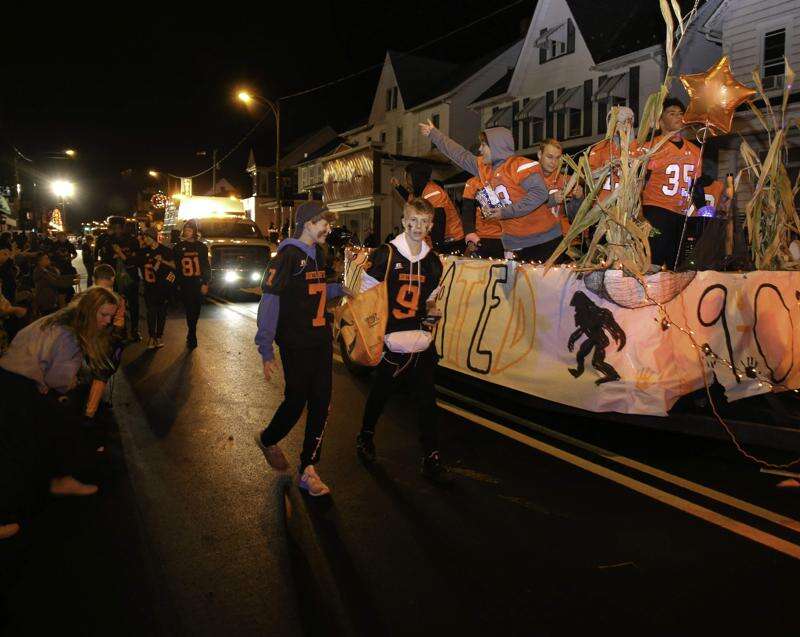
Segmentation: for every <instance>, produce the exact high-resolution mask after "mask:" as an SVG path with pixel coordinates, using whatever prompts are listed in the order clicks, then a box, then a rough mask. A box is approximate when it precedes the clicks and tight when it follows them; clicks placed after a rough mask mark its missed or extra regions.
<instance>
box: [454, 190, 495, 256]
mask: <svg viewBox="0 0 800 637" xmlns="http://www.w3.org/2000/svg"><path fill="white" fill-rule="evenodd" d="M481 187H482V185H481V180H480V179H478V178H477V177H470V178H469V179H468V180H467V183H466V184H464V194H463V195H462V196H461V218H462V222H463V225H464V231H465V232H466V233H467V234H470V233H472V232H474V233H475V234H477V235H478V237H479V238H480V240H481V242H480V243H479V244H478V254H479V255H480V256H481V257H483V258H492V259H502V258H503V256H504V253H505V251H504V250H503V240H502V236H503V228H502V226H501V225H500V222H499V221H498V220H497V219H485V218H484V217H483V214H482V213H481V209H480V206H479V205H478V203H477V202H476V201H475V193H477V192H478V190H480V189H481Z"/></svg>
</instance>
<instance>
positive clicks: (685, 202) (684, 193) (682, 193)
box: [642, 136, 702, 215]
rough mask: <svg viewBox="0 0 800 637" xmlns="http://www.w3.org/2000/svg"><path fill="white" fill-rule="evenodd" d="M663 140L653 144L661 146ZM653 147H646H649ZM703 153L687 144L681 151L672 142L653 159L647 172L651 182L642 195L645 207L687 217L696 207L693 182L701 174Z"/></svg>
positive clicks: (686, 142) (685, 143) (648, 165)
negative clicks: (692, 194) (692, 189)
mask: <svg viewBox="0 0 800 637" xmlns="http://www.w3.org/2000/svg"><path fill="white" fill-rule="evenodd" d="M660 140H661V137H660V136H659V137H656V138H655V139H654V140H653V145H655V144H657V143H658V142H659V141H660ZM648 146H649V144H646V145H644V146H643V147H644V148H646V147H648ZM701 169H702V165H701V157H700V149H699V148H698V147H697V146H695V145H694V144H692V143H691V142H689V141H687V140H684V141H683V145H682V146H681V147H680V148H678V147H677V146H676V145H675V144H674V143H673V142H672V141H668V142H666V143H665V144H664V145H663V146H662V147H661V148H660V149H659V150H658V151H657V152H656V154H655V155H653V156H652V157H651V158H650V161H649V162H648V164H647V170H649V171H650V178H649V179H648V180H647V183H646V184H645V187H644V191H643V192H642V205H643V206H657V207H658V208H663V209H664V210H669V211H670V212H674V213H676V214H679V215H683V214H686V211H687V209H688V208H690V207H691V205H692V198H691V195H690V190H691V187H692V182H694V180H695V179H697V178H698V177H699V176H700V174H701Z"/></svg>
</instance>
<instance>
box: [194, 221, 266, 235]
mask: <svg viewBox="0 0 800 637" xmlns="http://www.w3.org/2000/svg"><path fill="white" fill-rule="evenodd" d="M198 225H199V230H200V235H201V236H202V237H203V238H204V239H221V238H224V239H263V238H264V235H262V234H261V230H259V229H258V226H256V224H254V223H251V222H249V221H234V220H228V219H203V220H202V221H200V222H199V224H198Z"/></svg>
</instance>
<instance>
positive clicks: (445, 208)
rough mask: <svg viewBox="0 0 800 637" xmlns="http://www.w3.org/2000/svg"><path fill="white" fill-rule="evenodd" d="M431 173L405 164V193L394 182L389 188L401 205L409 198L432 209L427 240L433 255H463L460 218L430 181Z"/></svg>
mask: <svg viewBox="0 0 800 637" xmlns="http://www.w3.org/2000/svg"><path fill="white" fill-rule="evenodd" d="M431 172H432V170H431V167H430V166H429V165H428V164H422V163H413V164H409V165H408V166H406V173H405V176H406V186H407V187H408V190H407V189H406V188H405V187H403V186H402V185H401V184H400V183H399V182H398V181H397V180H396V179H394V178H393V179H392V185H393V186H394V187H395V189H396V190H397V193H398V194H399V195H400V197H401V198H402V199H403V201H408V200H409V199H411V198H412V197H422V198H423V199H425V200H426V201H428V203H430V204H431V206H433V209H434V214H433V228H432V229H431V235H430V236H431V241H432V243H433V248H434V249H435V250H436V251H437V252H443V253H445V254H453V253H455V252H463V250H464V248H465V245H464V227H463V226H462V223H461V216H460V215H459V214H458V210H457V209H456V206H455V204H454V203H453V200H452V199H450V196H449V195H448V194H447V193H446V192H445V190H444V188H442V187H441V186H440V185H439V184H437V183H436V182H434V181H432V180H431ZM409 190H410V192H409Z"/></svg>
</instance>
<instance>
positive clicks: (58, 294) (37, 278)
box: [33, 252, 76, 316]
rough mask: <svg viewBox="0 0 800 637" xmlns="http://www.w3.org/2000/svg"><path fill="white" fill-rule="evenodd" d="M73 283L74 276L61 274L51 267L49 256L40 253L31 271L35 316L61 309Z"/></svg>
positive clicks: (74, 280)
mask: <svg viewBox="0 0 800 637" xmlns="http://www.w3.org/2000/svg"><path fill="white" fill-rule="evenodd" d="M75 282H76V277H75V275H71V274H61V273H60V272H59V271H58V270H57V269H56V268H54V267H53V266H52V265H51V263H50V255H49V254H47V253H46V252H42V253H40V254H39V256H38V257H37V259H36V268H35V269H34V271H33V283H34V286H35V293H34V307H35V308H36V314H37V316H45V315H47V314H51V313H52V312H55V311H56V310H57V309H58V308H59V307H62V306H63V305H64V298H65V296H66V294H67V291H68V290H72V289H73V288H72V286H73V284H74V283H75Z"/></svg>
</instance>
